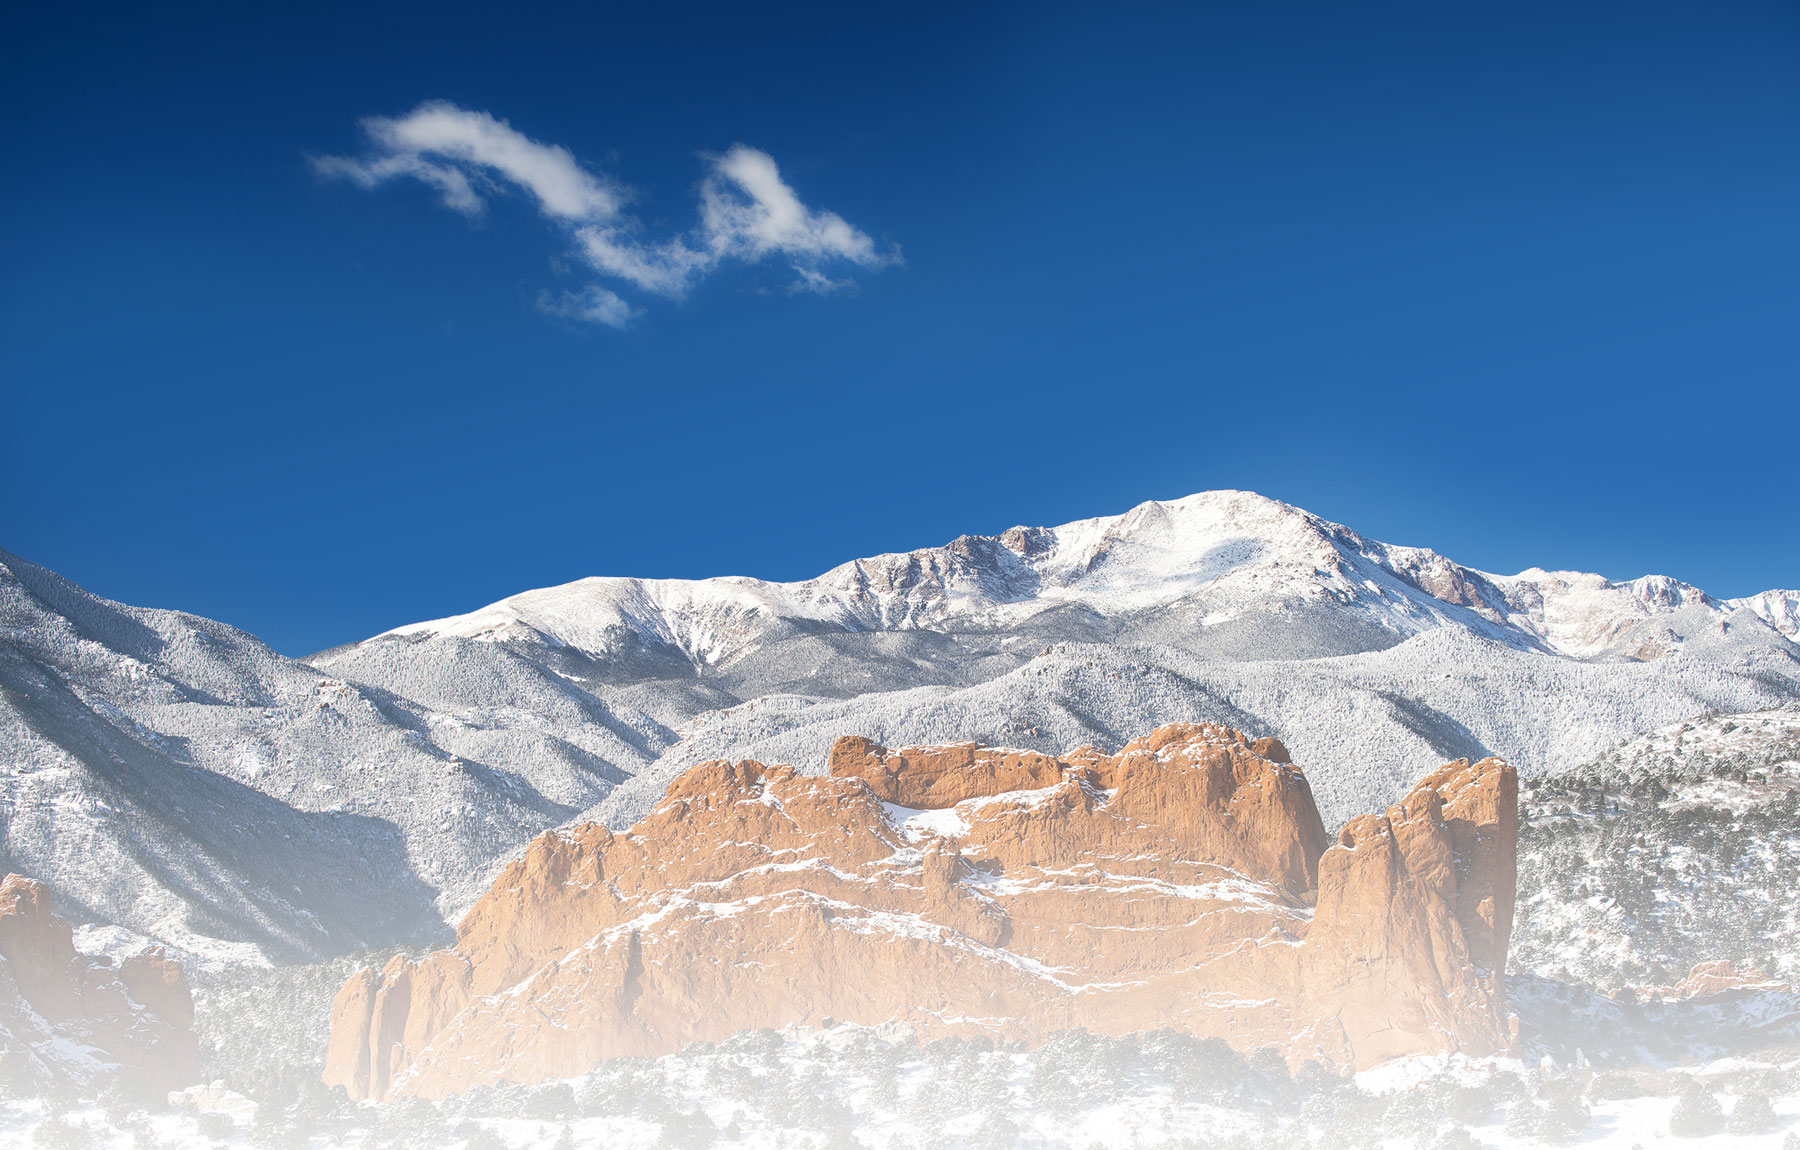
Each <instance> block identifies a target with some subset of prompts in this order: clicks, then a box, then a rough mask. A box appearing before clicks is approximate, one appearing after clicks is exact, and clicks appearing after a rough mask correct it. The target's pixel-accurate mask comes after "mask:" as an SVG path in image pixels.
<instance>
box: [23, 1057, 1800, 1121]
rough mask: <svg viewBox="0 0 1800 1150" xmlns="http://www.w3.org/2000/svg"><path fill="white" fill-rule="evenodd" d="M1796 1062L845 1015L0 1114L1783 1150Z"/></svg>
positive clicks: (1799, 1081)
mask: <svg viewBox="0 0 1800 1150" xmlns="http://www.w3.org/2000/svg"><path fill="white" fill-rule="evenodd" d="M1793 1053H1794V1052H1791V1051H1790V1052H1789V1056H1788V1057H1789V1060H1788V1061H1785V1062H1782V1061H1773V1060H1753V1059H1742V1058H1739V1059H1732V1060H1720V1061H1716V1062H1713V1063H1710V1064H1697V1065H1692V1066H1686V1067H1680V1068H1677V1069H1673V1070H1667V1069H1665V1070H1646V1071H1637V1072H1631V1073H1621V1072H1616V1071H1613V1072H1608V1071H1599V1070H1596V1069H1595V1068H1593V1067H1589V1066H1563V1065H1558V1064H1556V1063H1554V1062H1553V1061H1550V1060H1542V1061H1539V1062H1535V1063H1528V1062H1522V1061H1519V1060H1508V1059H1498V1060H1495V1059H1489V1060H1481V1061H1472V1060H1467V1059H1461V1058H1457V1059H1419V1060H1414V1061H1412V1062H1408V1063H1402V1064H1395V1065H1390V1066H1387V1067H1383V1068H1381V1069H1379V1070H1376V1071H1371V1072H1367V1073H1365V1074H1362V1075H1359V1076H1358V1077H1357V1078H1356V1079H1354V1080H1340V1079H1336V1078H1332V1077H1329V1076H1327V1075H1323V1074H1321V1073H1320V1072H1318V1071H1317V1069H1316V1068H1312V1067H1303V1068H1302V1069H1301V1070H1300V1071H1299V1072H1298V1073H1296V1074H1290V1073H1289V1071H1288V1069H1287V1068H1286V1067H1285V1066H1284V1065H1283V1064H1282V1063H1281V1062H1280V1060H1279V1059H1271V1058H1268V1057H1264V1056H1262V1055H1257V1056H1254V1057H1252V1058H1249V1059H1244V1058H1242V1057H1239V1056H1237V1055H1234V1054H1232V1053H1231V1052H1230V1051H1229V1049H1228V1048H1225V1047H1223V1046H1222V1045H1221V1044H1217V1043H1203V1042H1195V1041H1192V1040H1186V1039H1182V1038H1180V1037H1178V1036H1173V1035H1169V1034H1166V1033H1165V1034H1155V1035H1145V1036H1138V1037H1135V1038H1128V1039H1105V1038H1097V1037H1095V1036H1092V1035H1087V1034H1083V1033H1080V1032H1075V1033H1070V1034H1066V1035H1061V1036H1057V1037H1055V1038H1053V1039H1052V1040H1051V1041H1050V1042H1049V1043H1048V1044H1046V1045H1045V1046H1044V1047H1042V1048H1040V1049H1038V1050H1036V1051H1031V1052H1026V1051H1023V1050H993V1049H990V1048H985V1047H982V1046H979V1045H973V1044H969V1043H962V1042H956V1041H945V1042H936V1043H932V1044H929V1045H927V1046H924V1047H919V1046H916V1045H914V1044H913V1043H912V1042H911V1041H910V1040H909V1039H907V1038H906V1037H905V1036H904V1035H898V1034H894V1033H891V1032H886V1031H883V1030H870V1029H866V1028H859V1027H847V1026H840V1027H836V1028H834V1029H831V1030H828V1031H823V1032H812V1031H803V1030H796V1031H788V1032H783V1033H776V1032H772V1031H762V1032H756V1033H746V1034H744V1035H740V1036H739V1037H738V1038H736V1039H733V1040H731V1041H729V1042H726V1043H722V1044H719V1045H717V1046H710V1045H704V1046H703V1045H696V1046H694V1047H690V1048H689V1049H688V1050H686V1051H684V1052H682V1053H681V1054H676V1055H671V1056H669V1057H666V1058H662V1059H657V1060H655V1061H650V1060H644V1059H624V1060H619V1061H617V1062H612V1063H607V1064H604V1065H603V1066H601V1067H600V1068H599V1069H597V1070H596V1071H594V1072H593V1073H591V1074H589V1075H587V1076H585V1077H584V1078H581V1079H577V1080H573V1081H569V1082H564V1083H552V1084H548V1085H545V1086H540V1087H535V1088H530V1089H524V1088H505V1089H501V1090H487V1091H480V1092H477V1093H475V1094H472V1095H471V1096H469V1097H467V1098H463V1099H453V1100H448V1101H445V1102H440V1103H435V1104H434V1103H426V1102H417V1101H414V1102H407V1103H398V1104H390V1105H387V1106H377V1105H375V1104H368V1103H365V1104H361V1105H356V1106H352V1105H348V1104H345V1103H342V1102H334V1101H332V1100H331V1099H330V1098H329V1097H327V1096H325V1095H323V1094H322V1093H320V1092H318V1091H316V1090H312V1089H301V1090H298V1091H291V1092H286V1093H282V1092H277V1093H275V1094H272V1095H270V1096H268V1097H265V1098H264V1099H263V1100H262V1101H261V1102H260V1103H256V1102H251V1101H250V1100H247V1099H244V1098H242V1097H239V1096H236V1095H234V1094H232V1093H231V1092H229V1091H227V1090H223V1089H220V1090H211V1091H195V1092H191V1093H192V1095H194V1096H197V1097H193V1098H191V1100H190V1101H188V1102H187V1103H186V1104H185V1108H184V1109H171V1108H169V1107H167V1106H164V1107H161V1108H160V1109H158V1110H151V1109H136V1108H134V1106H133V1105H132V1103H131V1102H130V1101H129V1100H127V1099H123V1098H112V1099H108V1100H107V1101H106V1102H105V1103H103V1104H102V1105H99V1106H95V1105H73V1106H60V1107H59V1106H56V1105H55V1104H53V1103H49V1102H46V1101H44V1100H32V1101H12V1102H8V1103H5V1104H3V1105H0V1146H19V1147H25V1146H34V1147H40V1146H94V1147H99V1146H106V1147H112V1148H117V1150H124V1148H125V1147H142V1146H154V1145H164V1146H171V1147H208V1146H213V1145H218V1144H224V1145H228V1146H233V1147H239V1146H243V1147H265V1146H281V1147H302V1146H307V1147H327V1146H349V1147H370V1148H373V1147H388V1146H407V1147H414V1146H416V1147H446V1148H453V1147H467V1148H470V1150H481V1148H488V1150H493V1148H497V1147H502V1146H504V1147H511V1148H515V1150H525V1148H527V1147H546V1148H548V1147H556V1146H570V1145H573V1146H605V1147H620V1148H628V1150H651V1148H655V1147H704V1146H741V1147H755V1148H758V1150H776V1148H805V1147H817V1148H820V1150H848V1148H854V1147H868V1148H870V1150H907V1148H916V1150H925V1148H928V1147H968V1148H971V1150H989V1148H1004V1147H1015V1146H1016V1147H1046V1148H1048V1147H1059V1148H1060V1147H1069V1148H1073V1150H1088V1148H1090V1147H1104V1148H1107V1150H1113V1148H1119V1150H1124V1148H1139V1147H1164V1146H1167V1147H1208V1148H1213V1147H1219V1148H1222V1147H1240V1148H1251V1147H1255V1148H1263V1147H1269V1148H1273V1147H1297V1148H1305V1147H1326V1146H1330V1147H1346V1148H1358V1147H1360V1148H1373V1147H1382V1148H1384V1150H1418V1148H1424V1150H1435V1148H1449V1147H1462V1148H1466V1147H1475V1146H1487V1147H1491V1148H1493V1150H1526V1148H1535V1147H1541V1146H1544V1145H1563V1146H1586V1147H1618V1148H1620V1150H1626V1148H1629V1147H1633V1146H1642V1147H1645V1148H1649V1147H1656V1146H1668V1147H1674V1146H1682V1147H1691V1148H1693V1150H1769V1148H1773V1147H1781V1146H1783V1145H1784V1143H1785V1140H1786V1139H1787V1137H1788V1136H1789V1135H1790V1134H1792V1133H1793V1132H1795V1131H1800V1061H1794V1060H1792V1059H1793ZM1678 1108H1683V1109H1685V1110H1686V1111H1687V1112H1688V1118H1687V1122H1688V1129H1689V1130H1690V1133H1689V1134H1688V1135H1687V1136H1682V1135H1681V1134H1679V1133H1676V1132H1675V1131H1679V1130H1682V1129H1683V1124H1682V1121H1681V1119H1680V1118H1679V1117H1678V1116H1677V1109H1678ZM1709 1110H1710V1111H1711V1112H1712V1115H1711V1117H1710V1119H1709V1116H1708V1111H1709ZM1759 1112H1760V1113H1761V1120H1760V1121H1756V1120H1755V1118H1756V1115H1757V1114H1758V1113H1759ZM1715 1128H1716V1129H1715ZM1708 1131H1710V1132H1708Z"/></svg>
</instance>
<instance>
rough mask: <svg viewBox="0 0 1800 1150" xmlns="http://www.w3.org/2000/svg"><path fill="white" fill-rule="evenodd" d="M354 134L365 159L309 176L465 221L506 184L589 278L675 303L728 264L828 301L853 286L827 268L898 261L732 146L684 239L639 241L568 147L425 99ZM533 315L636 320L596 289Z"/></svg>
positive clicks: (713, 163)
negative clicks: (388, 192) (424, 187)
mask: <svg viewBox="0 0 1800 1150" xmlns="http://www.w3.org/2000/svg"><path fill="white" fill-rule="evenodd" d="M362 126H363V130H364V132H365V133H366V134H367V136H368V138H369V150H368V152H367V153H366V154H364V155H362V156H323V157H316V158H314V159H313V161H312V163H313V168H314V170H315V171H317V172H318V173H319V174H320V175H321V176H324V177H326V178H329V179H344V180H349V181H350V182H352V183H354V184H356V185H357V186H358V187H362V188H375V187H377V186H379V185H381V184H385V183H387V182H389V181H391V180H395V179H400V178H410V179H416V180H419V181H421V182H423V183H426V184H428V185H430V186H431V187H433V188H435V189H437V192H438V195H439V197H440V198H441V199H442V201H443V203H444V206H445V207H447V208H450V209H451V210H453V211H457V212H461V213H463V214H464V215H469V216H476V215H479V214H481V212H483V211H484V210H485V209H486V206H487V200H486V198H485V197H486V196H491V195H493V194H495V193H497V192H500V191H504V190H506V188H507V186H508V185H510V186H512V187H514V188H517V189H519V190H522V191H524V192H526V193H527V194H528V195H530V196H531V197H532V198H533V199H534V200H535V201H536V203H537V206H538V210H539V211H540V212H542V214H543V215H544V216H545V217H547V218H548V219H550V220H551V221H553V222H554V223H555V224H556V225H558V227H559V228H561V229H564V230H566V232H567V234H568V235H569V237H570V238H571V239H572V240H573V242H574V246H575V251H576V253H577V254H578V255H579V256H580V257H581V258H582V259H583V260H584V261H585V262H586V263H587V264H588V266H589V267H591V268H592V269H593V270H594V271H596V272H598V273H600V274H601V275H602V276H605V277H610V278H613V279H616V280H621V281H623V282H624V283H626V284H629V285H631V286H632V287H634V288H636V289H638V290H639V291H644V292H648V293H650V294H653V295H660V296H665V297H667V298H670V299H680V298H681V297H682V296H684V295H686V294H687V292H688V290H689V289H690V288H692V287H693V285H694V284H695V283H697V282H698V281H699V280H701V279H703V278H705V277H706V276H708V275H710V274H712V273H713V272H714V271H716V270H718V269H719V268H720V267H721V266H723V265H725V264H727V263H733V262H736V263H759V262H761V261H763V260H765V259H770V258H775V259H780V260H783V261H785V262H786V263H787V265H788V266H789V268H790V269H791V270H792V271H793V273H794V277H795V278H794V281H793V284H792V286H791V289H790V290H793V291H812V292H819V293H821V294H828V293H831V292H834V291H838V290H841V289H843V288H846V287H851V286H854V281H852V280H849V279H839V278H833V277H832V276H831V275H830V274H828V273H827V271H826V270H825V269H826V268H827V267H829V266H832V265H836V264H850V265H854V266H855V267H860V268H866V269H871V270H873V269H876V268H880V267H883V266H885V265H887V264H891V263H898V262H899V260H900V257H899V253H898V251H897V250H890V251H887V252H883V251H882V250H881V249H880V248H879V247H878V246H877V245H876V243H875V241H874V240H873V239H871V238H870V237H869V236H868V234H867V233H865V232H862V231H860V230H858V229H857V228H855V227H853V226H851V225H850V224H849V223H847V222H846V221H845V220H844V218H843V217H842V216H839V215H838V214H837V213H835V212H821V211H814V210H813V209H811V208H808V207H807V206H806V205H805V204H803V203H801V202H800V197H799V196H798V195H796V194H795V192H794V189H793V188H791V187H789V186H788V184H787V183H786V182H785V181H784V180H782V178H781V171H780V169H779V168H778V167H776V164H775V160H774V158H773V157H771V156H770V155H769V154H768V153H767V152H762V151H758V150H757V149H755V148H751V147H746V146H745V145H743V144H734V145H732V147H731V148H730V149H729V150H728V151H727V152H726V153H725V154H724V155H722V156H712V157H708V158H707V161H706V162H707V170H706V173H705V175H704V177H703V178H702V180H701V182H700V190H699V199H700V204H699V214H700V218H699V223H698V224H697V225H696V226H695V227H694V228H693V229H692V230H690V231H689V232H687V233H685V234H682V235H677V236H671V237H669V238H667V239H662V240H649V239H646V238H644V235H643V231H644V229H643V226H642V225H641V224H640V223H639V222H638V221H637V220H636V219H634V218H632V217H631V216H629V215H627V214H625V213H624V211H623V205H624V204H625V203H626V202H627V200H629V199H630V192H629V191H628V190H627V189H626V188H624V187H623V186H621V185H619V184H618V183H616V182H614V181H613V180H611V179H609V178H607V177H604V176H598V175H595V174H594V173H592V172H589V171H588V170H587V169H585V168H583V167H582V166H581V164H580V163H579V162H578V161H577V160H576V159H575V157H574V155H572V154H571V153H570V152H569V150H568V149H567V148H564V147H561V146H559V145H556V144H544V143H540V142H538V141H536V140H533V139H531V138H529V137H527V136H525V135H523V134H522V133H520V132H518V131H516V130H515V129H514V128H513V127H512V125H510V124H508V123H507V122H506V121H505V120H497V119H495V118H494V117H493V116H490V115H488V114H487V113H486V112H472V111H469V110H467V109H464V108H459V107H457V106H456V105H454V104H449V103H445V102H443V101H432V102H430V103H425V104H421V105H419V107H417V108H416V109H414V110H413V111H412V112H411V113H409V114H407V115H405V116H401V117H398V118H387V117H371V118H369V119H366V120H364V121H363V122H362ZM538 307H539V308H540V309H542V310H544V311H546V312H548V313H549V314H552V315H557V316H560V317H563V318H567V319H583V320H588V321H590V322H595V323H604V324H608V325H611V326H613V327H623V326H625V324H626V323H627V322H628V321H629V320H630V319H631V317H632V316H633V315H635V314H637V313H636V312H635V311H634V310H633V309H632V307H631V306H630V305H629V304H628V303H627V302H626V301H625V300H624V299H622V298H621V297H619V296H618V295H616V294H615V293H613V292H611V291H609V290H607V289H605V288H602V287H599V286H598V285H595V286H591V287H588V288H585V289H583V290H581V291H579V292H562V293H560V294H556V295H553V294H552V293H549V292H544V293H540V295H539V296H538Z"/></svg>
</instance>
